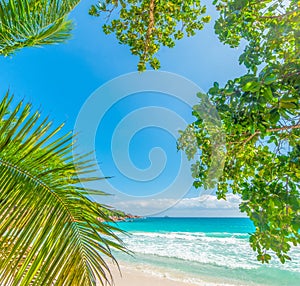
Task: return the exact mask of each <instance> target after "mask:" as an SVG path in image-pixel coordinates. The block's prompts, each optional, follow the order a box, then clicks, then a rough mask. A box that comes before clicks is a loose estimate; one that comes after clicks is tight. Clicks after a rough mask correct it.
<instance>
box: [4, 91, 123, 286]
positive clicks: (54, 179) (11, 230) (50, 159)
mask: <svg viewBox="0 0 300 286" xmlns="http://www.w3.org/2000/svg"><path fill="white" fill-rule="evenodd" d="M11 100H12V97H11V96H9V94H6V96H5V97H4V99H3V100H2V102H1V103H0V284H1V285H94V283H95V281H96V280H98V281H100V282H101V283H102V285H104V283H105V282H106V281H111V275H110V271H109V268H108V265H107V264H106V262H105V260H104V258H103V257H106V258H109V259H113V260H114V257H113V255H112V252H111V249H112V248H115V249H119V250H123V251H125V249H124V247H123V245H122V242H121V241H120V239H119V238H118V236H117V234H116V233H117V232H116V231H118V230H117V229H116V228H115V227H114V226H112V225H110V224H107V223H102V222H100V221H99V220H98V218H99V217H102V218H104V220H106V221H107V220H108V218H107V217H105V214H104V213H103V212H102V211H101V210H100V209H99V207H98V206H97V205H96V204H94V202H92V201H91V200H90V199H89V198H88V196H87V195H88V194H89V191H90V190H87V189H84V188H82V187H81V186H80V180H79V178H78V175H77V172H76V168H77V169H79V172H81V173H83V174H84V173H89V172H91V171H92V168H91V164H90V163H91V162H90V161H89V160H86V158H85V157H84V156H81V157H78V158H74V159H73V158H72V156H71V155H72V135H71V134H66V135H64V136H61V137H58V135H57V133H58V131H60V129H61V127H62V126H59V127H58V128H56V129H54V130H53V131H50V130H51V123H49V122H48V120H43V121H41V120H40V119H39V117H40V114H39V113H38V112H34V113H33V112H32V111H31V106H30V105H28V104H25V105H24V103H23V102H20V103H19V104H18V105H17V106H16V107H15V108H14V109H13V110H12V111H10V105H11ZM40 121H41V122H40ZM75 164H76V167H75ZM93 179H94V178H93V177H91V180H93ZM85 180H87V181H88V180H89V177H86V178H85ZM91 192H92V193H94V192H95V190H91ZM99 194H101V192H99Z"/></svg>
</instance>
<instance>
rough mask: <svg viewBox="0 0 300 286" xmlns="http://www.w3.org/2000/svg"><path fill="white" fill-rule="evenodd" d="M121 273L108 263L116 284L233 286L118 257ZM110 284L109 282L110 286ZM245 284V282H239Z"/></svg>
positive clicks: (131, 285)
mask: <svg viewBox="0 0 300 286" xmlns="http://www.w3.org/2000/svg"><path fill="white" fill-rule="evenodd" d="M118 263H119V266H120V270H121V273H120V272H119V270H118V268H117V266H116V265H115V264H113V263H112V262H110V263H108V264H109V267H110V269H111V272H112V275H113V282H114V285H115V286H141V285H143V286H153V285H155V286H233V285H236V284H228V283H224V282H221V281H217V279H216V281H206V279H207V277H203V280H202V279H201V278H199V277H197V278H194V277H189V276H187V275H184V274H183V273H180V272H177V271H175V270H174V271H172V270H171V271H167V270H166V269H163V268H160V267H155V266H153V267H150V266H148V265H144V264H140V263H131V262H127V261H126V262H125V261H122V260H119V259H118ZM108 285H109V284H107V286H108ZM239 285H244V284H239Z"/></svg>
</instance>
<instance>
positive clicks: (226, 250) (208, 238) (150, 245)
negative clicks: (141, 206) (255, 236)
mask: <svg viewBox="0 0 300 286" xmlns="http://www.w3.org/2000/svg"><path fill="white" fill-rule="evenodd" d="M118 226H119V227H120V228H122V229H123V230H125V231H128V232H129V233H130V234H131V235H130V236H123V237H122V238H123V240H124V242H125V243H126V245H127V247H128V248H129V250H131V251H133V252H134V256H133V257H130V256H128V255H124V254H122V253H116V256H117V258H119V259H120V260H123V261H125V262H128V264H129V265H130V264H131V265H139V267H142V268H143V269H148V270H149V271H150V270H151V271H153V272H156V271H163V273H164V275H166V273H168V275H169V276H170V278H172V276H174V277H175V276H176V277H182V280H185V281H190V282H191V283H193V284H197V283H199V284H201V283H202V284H203V283H204V284H205V283H207V285H272V286H273V285H274V286H276V285H280V286H282V285H289V286H294V285H295V286H297V285H300V248H299V247H297V248H296V247H293V248H292V250H291V252H290V256H291V257H292V261H290V262H287V263H285V264H284V265H282V264H281V263H280V262H279V260H278V259H277V258H276V257H275V256H274V259H272V261H271V263H270V264H268V265H262V264H261V263H260V262H258V261H257V260H256V253H255V252H253V250H252V249H251V248H250V245H249V241H248V240H249V233H251V232H253V231H254V226H253V224H252V223H251V221H250V220H249V219H247V218H145V219H139V220H135V221H132V222H121V223H118Z"/></svg>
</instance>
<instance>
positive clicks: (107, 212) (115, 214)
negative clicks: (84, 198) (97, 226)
mask: <svg viewBox="0 0 300 286" xmlns="http://www.w3.org/2000/svg"><path fill="white" fill-rule="evenodd" d="M95 204H96V205H97V207H98V208H99V210H100V211H101V212H102V213H103V214H104V217H107V219H105V218H99V220H101V221H127V220H132V219H136V218H140V216H137V215H132V214H127V213H125V212H123V211H121V210H117V209H114V208H112V207H110V206H106V205H102V204H99V203H97V202H95Z"/></svg>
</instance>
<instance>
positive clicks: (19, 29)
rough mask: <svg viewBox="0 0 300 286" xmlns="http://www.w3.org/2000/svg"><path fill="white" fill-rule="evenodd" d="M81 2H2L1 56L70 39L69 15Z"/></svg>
mask: <svg viewBox="0 0 300 286" xmlns="http://www.w3.org/2000/svg"><path fill="white" fill-rule="evenodd" d="M79 1H80V0H38V1H37V0H0V55H9V54H11V53H13V52H14V51H15V50H18V49H21V48H24V47H28V46H40V45H44V44H53V43H60V42H63V41H65V40H66V39H67V38H69V37H70V31H71V29H72V22H71V21H68V20H67V15H68V14H69V13H70V12H71V11H72V9H73V8H74V7H75V6H76V5H77V4H78V2H79Z"/></svg>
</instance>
